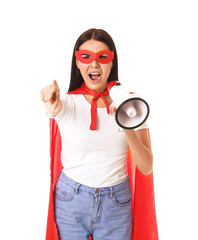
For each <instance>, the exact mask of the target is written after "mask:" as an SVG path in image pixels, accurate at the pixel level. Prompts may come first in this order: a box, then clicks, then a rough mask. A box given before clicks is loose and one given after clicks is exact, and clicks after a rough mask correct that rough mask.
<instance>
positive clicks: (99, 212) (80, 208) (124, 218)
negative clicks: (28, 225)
mask: <svg viewBox="0 0 198 240" xmlns="http://www.w3.org/2000/svg"><path fill="white" fill-rule="evenodd" d="M131 200H132V194H131V190H130V186H129V179H127V180H126V181H124V182H123V183H120V184H118V185H115V186H112V187H106V188H91V187H87V186H84V185H81V184H79V183H77V182H75V181H73V180H72V179H70V178H68V177H67V176H66V175H65V174H64V173H63V172H61V173H60V176H59V179H58V181H57V184H56V187H55V218H56V224H57V228H58V233H59V239H60V240H71V239H72V240H88V239H89V235H91V236H92V238H93V240H131V232H132V209H131Z"/></svg>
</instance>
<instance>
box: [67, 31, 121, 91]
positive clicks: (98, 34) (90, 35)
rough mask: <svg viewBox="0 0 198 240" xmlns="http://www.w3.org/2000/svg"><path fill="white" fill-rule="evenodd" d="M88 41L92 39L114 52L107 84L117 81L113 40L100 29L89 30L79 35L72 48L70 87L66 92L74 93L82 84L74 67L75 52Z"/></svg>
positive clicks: (78, 71) (116, 60)
mask: <svg viewBox="0 0 198 240" xmlns="http://www.w3.org/2000/svg"><path fill="white" fill-rule="evenodd" d="M90 39H94V40H97V41H100V42H103V43H105V44H106V45H107V46H108V47H109V49H110V50H111V51H113V52H114V59H113V67H112V69H111V73H110V75H109V78H108V82H111V81H113V80H118V58H117V51H116V47H115V44H114V41H113V39H112V38H111V36H110V35H109V34H108V33H107V32H106V31H104V30H102V29H96V28H91V29H89V30H87V31H85V32H84V33H82V34H81V35H80V37H79V38H78V39H77V41H76V44H75V46H74V51H73V57H72V66H71V78H70V86H69V90H68V92H70V91H74V90H75V89H77V88H78V87H80V86H81V84H82V83H83V82H84V80H83V78H82V76H81V73H80V70H79V69H78V67H77V66H76V57H75V51H76V50H79V47H80V46H81V45H82V44H83V43H84V42H86V41H88V40H90Z"/></svg>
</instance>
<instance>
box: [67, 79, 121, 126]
mask: <svg viewBox="0 0 198 240" xmlns="http://www.w3.org/2000/svg"><path fill="white" fill-rule="evenodd" d="M115 84H116V81H112V82H110V83H109V84H108V86H107V89H106V90H105V91H104V92H103V93H100V92H96V91H93V90H91V89H89V88H88V87H87V86H86V85H85V83H84V82H83V84H82V85H81V87H80V88H78V89H76V90H74V91H72V92H69V93H68V94H89V95H92V96H94V97H93V99H92V102H91V125H90V130H96V128H97V100H98V98H99V97H101V98H102V100H103V102H104V103H105V106H106V108H107V113H108V114H109V106H108V104H107V102H106V99H105V98H104V96H105V95H109V90H110V89H111V88H112V87H113V86H114V85H115Z"/></svg>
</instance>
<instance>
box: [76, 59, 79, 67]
mask: <svg viewBox="0 0 198 240" xmlns="http://www.w3.org/2000/svg"><path fill="white" fill-rule="evenodd" d="M76 66H77V68H78V69H79V60H78V59H77V58H76Z"/></svg>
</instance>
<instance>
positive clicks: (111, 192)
mask: <svg viewBox="0 0 198 240" xmlns="http://www.w3.org/2000/svg"><path fill="white" fill-rule="evenodd" d="M112 197H113V188H112V187H110V198H112Z"/></svg>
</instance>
